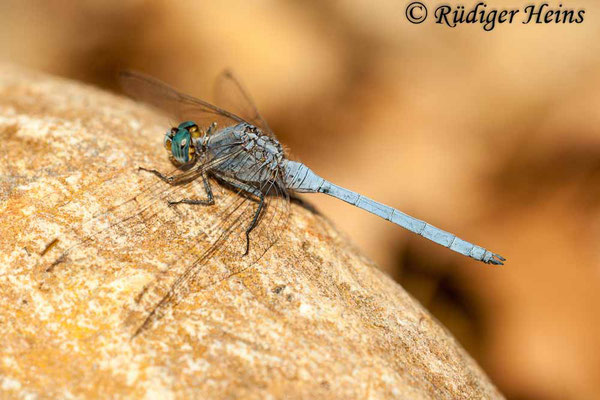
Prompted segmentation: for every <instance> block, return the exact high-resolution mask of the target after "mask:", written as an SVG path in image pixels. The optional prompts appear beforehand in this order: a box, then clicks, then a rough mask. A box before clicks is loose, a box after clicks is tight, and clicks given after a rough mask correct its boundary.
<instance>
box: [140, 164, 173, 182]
mask: <svg viewBox="0 0 600 400" xmlns="http://www.w3.org/2000/svg"><path fill="white" fill-rule="evenodd" d="M138 171H145V172H150V173H151V174H154V175H156V176H158V177H159V178H160V179H161V180H162V181H163V182H166V183H168V184H169V185H176V184H177V177H178V176H181V175H182V174H180V175H173V176H166V175H163V174H162V173H161V172H160V171H157V170H155V169H147V168H144V167H138Z"/></svg>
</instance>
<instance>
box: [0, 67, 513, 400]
mask: <svg viewBox="0 0 600 400" xmlns="http://www.w3.org/2000/svg"><path fill="white" fill-rule="evenodd" d="M0 93H1V95H0V140H1V145H0V216H1V219H0V296H1V298H2V302H3V306H2V307H1V308H0V335H1V337H2V339H3V343H2V350H1V357H0V391H1V393H2V397H34V398H35V397H40V398H67V397H76V398H107V397H110V398H122V397H127V398H138V397H148V398H175V397H177V398H180V397H184V398H245V399H251V398H256V399H263V398H287V399H296V398H310V399H316V398H323V399H335V398H340V399H354V398H357V399H358V398H365V399H366V398H373V399H375V398H410V399H429V398H446V399H467V398H468V399H472V398H502V395H501V394H500V393H499V392H498V391H497V389H496V388H495V387H494V386H493V384H492V383H491V382H490V381H489V380H488V378H487V377H486V376H485V374H484V373H483V372H482V371H481V369H480V368H479V367H478V366H477V365H476V364H475V362H474V361H473V360H472V359H471V358H470V357H469V356H468V355H467V354H466V353H465V351H464V350H463V349H462V348H461V347H460V345H459V344H458V343H457V342H456V341H455V340H454V339H453V338H452V336H451V335H450V334H449V333H448V332H447V331H446V330H445V329H444V328H443V327H441V326H440V325H439V324H438V323H437V322H436V321H435V320H434V319H433V318H432V316H431V315H430V314H429V313H428V312H427V311H426V310H424V309H423V307H421V306H420V305H419V304H418V303H417V302H416V301H415V300H414V299H412V298H411V297H410V296H409V295H408V294H407V293H406V292H405V291H404V290H403V289H402V288H401V287H400V286H399V285H398V284H396V283H395V282H393V281H392V280H391V279H390V278H389V277H387V276H386V275H384V274H383V273H382V272H380V271H379V270H378V269H377V267H376V266H375V265H373V264H372V263H371V262H370V261H369V260H368V259H366V258H365V257H364V256H362V255H361V254H360V253H359V252H358V251H357V250H356V249H355V248H354V247H353V246H352V245H351V244H350V243H349V242H348V240H347V239H346V238H345V237H343V235H341V234H340V233H338V232H337V231H336V230H335V228H334V227H332V226H331V224H330V223H329V222H328V221H327V220H326V219H325V218H324V217H322V216H319V215H318V214H317V213H315V212H314V211H311V210H310V207H306V206H303V205H302V204H298V202H293V203H292V205H291V217H290V220H289V221H288V223H287V228H286V229H285V230H282V231H281V232H280V234H281V238H280V240H279V241H278V242H277V243H276V244H275V245H274V246H273V247H271V248H270V249H269V251H268V252H267V253H266V254H265V256H264V257H262V258H261V259H260V260H259V261H258V262H257V263H255V264H252V263H250V262H249V261H248V260H246V259H244V258H242V257H241V253H240V256H239V257H234V256H233V255H234V254H237V253H235V251H233V252H223V253H219V254H216V255H215V256H213V257H212V258H211V259H210V261H207V262H201V263H197V266H198V267H197V268H196V269H195V270H194V271H195V274H194V275H193V279H191V280H190V282H189V285H186V286H184V287H185V288H188V289H187V290H185V291H182V292H180V293H179V294H178V296H175V297H174V298H173V299H172V300H173V301H172V302H169V303H168V304H167V305H165V306H164V307H160V308H159V309H158V311H157V312H156V313H155V314H154V316H153V318H151V319H150V320H148V324H146V325H143V322H144V321H146V318H147V317H148V315H149V312H151V311H152V310H153V309H154V306H155V305H156V304H157V302H158V301H159V300H160V298H161V296H164V295H165V294H168V293H169V292H168V288H169V287H171V285H172V284H173V283H174V282H175V279H176V278H177V276H179V275H180V274H181V273H182V272H183V271H184V270H185V269H186V268H187V267H189V266H192V265H194V264H193V262H194V260H196V259H197V257H199V256H200V255H201V254H202V252H203V251H204V250H206V249H207V248H209V245H210V243H211V240H212V239H211V238H213V237H214V233H215V232H214V228H215V225H214V224H215V222H216V221H218V220H219V212H222V211H223V209H224V208H223V207H224V206H223V204H229V203H227V202H228V201H235V200H238V199H239V198H240V197H239V196H237V195H236V194H235V193H232V192H231V191H229V190H227V189H225V188H223V187H220V186H219V185H218V184H216V183H213V187H214V189H215V191H216V193H215V197H216V201H217V205H215V206H212V207H206V208H203V207H191V206H190V207H187V206H186V207H182V206H177V207H168V206H167V205H166V199H168V198H173V196H176V195H181V194H182V193H188V194H189V193H194V194H197V193H201V191H199V184H198V183H197V182H194V183H192V184H190V185H187V187H185V188H183V189H181V190H180V191H176V190H170V191H169V190H167V189H168V188H165V186H168V185H166V184H164V183H162V182H160V181H158V179H156V177H154V176H151V175H150V176H149V174H143V173H140V172H138V170H137V167H138V166H146V167H152V168H157V169H159V170H161V171H169V170H173V166H172V165H171V164H170V162H169V160H168V157H167V154H166V152H165V151H164V149H163V148H162V143H161V142H162V134H163V132H165V131H166V129H167V128H168V126H169V125H168V121H167V120H166V119H164V118H163V117H162V116H160V114H159V113H157V112H156V111H155V110H152V109H150V108H148V107H145V106H143V105H141V104H136V103H134V102H133V101H131V100H128V99H126V98H123V97H119V96H116V95H113V94H110V93H105V92H103V91H101V90H98V89H95V88H91V87H87V86H84V85H82V84H79V83H73V82H69V81H65V80H62V79H58V78H52V77H47V76H44V75H41V74H37V73H33V72H26V71H22V70H19V69H16V68H14V67H9V66H2V67H0ZM157 194H158V195H157ZM126 217H128V218H126ZM119 221H120V222H119ZM211 235H212V236H211ZM234 242H235V238H232V239H231V241H229V242H228V243H230V245H229V247H231V248H234V247H235V246H233V244H231V243H234ZM229 247H227V249H229ZM141 326H143V329H141V330H139V328H140V327H141ZM136 332H137V333H138V334H137V335H136V334H135V333H136Z"/></svg>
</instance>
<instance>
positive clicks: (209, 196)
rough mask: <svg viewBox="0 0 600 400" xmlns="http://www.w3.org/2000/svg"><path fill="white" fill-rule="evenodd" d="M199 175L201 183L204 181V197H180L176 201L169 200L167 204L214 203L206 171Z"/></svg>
mask: <svg viewBox="0 0 600 400" xmlns="http://www.w3.org/2000/svg"><path fill="white" fill-rule="evenodd" d="M201 176H202V183H204V191H205V192H206V197H207V198H206V199H181V200H177V201H169V205H170V206H173V205H175V204H194V205H202V206H212V205H213V204H215V200H214V198H213V192H212V188H211V187H210V182H209V181H208V177H207V176H206V173H202V175H201Z"/></svg>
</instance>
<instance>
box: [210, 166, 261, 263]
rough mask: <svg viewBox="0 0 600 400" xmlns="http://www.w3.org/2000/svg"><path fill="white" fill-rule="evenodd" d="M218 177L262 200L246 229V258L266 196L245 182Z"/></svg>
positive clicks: (222, 176)
mask: <svg viewBox="0 0 600 400" xmlns="http://www.w3.org/2000/svg"><path fill="white" fill-rule="evenodd" d="M217 177H218V178H219V179H221V180H222V181H224V182H226V183H228V184H229V185H231V186H233V187H234V188H236V189H240V190H242V191H244V192H246V193H248V194H252V195H254V196H256V197H258V198H259V200H260V203H259V204H258V208H257V209H256V212H255V213H254V217H253V218H252V222H251V223H250V225H249V226H248V228H247V229H246V251H245V252H244V254H243V255H244V256H246V255H248V253H249V252H250V232H252V230H253V229H254V228H256V225H257V224H258V219H259V217H260V213H261V212H262V210H263V207H264V204H265V195H264V194H263V193H262V192H261V191H260V190H258V189H257V188H255V187H254V186H250V185H248V184H246V183H244V182H240V181H238V180H236V179H233V178H230V177H228V176H224V175H217Z"/></svg>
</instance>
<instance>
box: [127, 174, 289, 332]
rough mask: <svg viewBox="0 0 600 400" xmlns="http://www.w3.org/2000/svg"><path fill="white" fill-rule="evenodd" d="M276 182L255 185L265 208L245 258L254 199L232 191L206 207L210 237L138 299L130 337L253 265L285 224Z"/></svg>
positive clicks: (283, 197) (283, 198) (285, 200)
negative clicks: (211, 218)
mask: <svg viewBox="0 0 600 400" xmlns="http://www.w3.org/2000/svg"><path fill="white" fill-rule="evenodd" d="M255 172H256V174H257V176H259V175H260V174H261V173H263V171H262V170H261V168H259V167H257V168H256V171H255ZM280 183H281V180H280V178H279V177H278V173H277V172H275V173H273V176H272V179H270V180H268V181H265V182H264V183H263V184H262V185H261V186H260V187H259V190H261V192H262V193H263V194H264V206H263V211H262V212H261V213H260V215H259V221H258V225H257V226H256V228H255V229H254V230H253V231H252V232H251V233H250V248H249V253H248V254H247V255H246V256H243V254H244V252H245V249H246V230H247V229H248V227H249V226H250V224H251V221H252V219H253V218H254V216H255V214H256V210H257V208H258V205H259V202H258V199H257V198H255V197H254V196H252V195H248V193H245V192H244V191H243V190H241V189H235V188H233V187H232V188H233V192H234V193H229V195H228V196H227V197H226V199H216V200H215V205H214V206H211V212H213V211H214V212H216V215H215V216H214V223H213V224H212V225H211V226H210V228H208V229H206V230H205V232H206V233H207V235H208V236H210V237H211V239H209V240H205V238H202V239H203V240H202V243H191V244H190V248H189V249H188V252H187V254H186V257H185V258H186V260H190V255H194V257H193V259H192V260H191V261H187V262H185V263H177V264H176V265H173V266H169V268H168V269H167V270H166V271H167V272H166V274H164V275H161V276H160V277H159V278H158V279H157V280H156V281H155V282H153V283H152V284H151V285H150V286H151V287H149V288H146V289H145V290H144V292H143V295H142V296H138V303H137V304H136V307H135V309H134V310H133V311H132V313H131V314H130V317H129V318H128V320H127V322H128V324H129V325H131V326H132V327H133V328H134V336H136V335H138V334H140V333H142V332H144V331H145V330H146V329H148V328H149V327H150V326H152V325H153V324H154V323H155V322H157V321H158V320H159V319H161V318H162V317H163V316H164V315H165V313H166V312H167V311H168V310H172V309H173V306H174V305H176V304H178V303H180V302H182V301H189V302H190V303H194V302H195V301H196V300H194V299H193V298H192V296H191V295H193V294H197V293H199V292H201V291H203V290H207V289H208V288H210V287H211V286H214V285H216V284H218V283H219V282H222V281H224V280H226V279H229V278H231V277H233V276H236V275H238V274H240V273H242V272H244V271H247V270H249V269H250V268H252V267H254V266H255V265H256V263H257V262H258V261H259V260H260V259H261V258H262V257H263V256H264V254H265V253H266V252H267V250H269V249H270V248H271V247H272V246H273V245H274V244H275V243H276V242H277V241H278V240H279V238H280V236H281V234H282V232H283V231H284V230H285V228H286V226H287V223H288V219H289V207H290V202H289V195H288V193H287V192H286V191H285V189H283V186H282V185H281V184H280ZM180 207H190V206H186V205H181V206H180ZM192 207H193V206H192ZM188 211H189V210H188Z"/></svg>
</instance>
